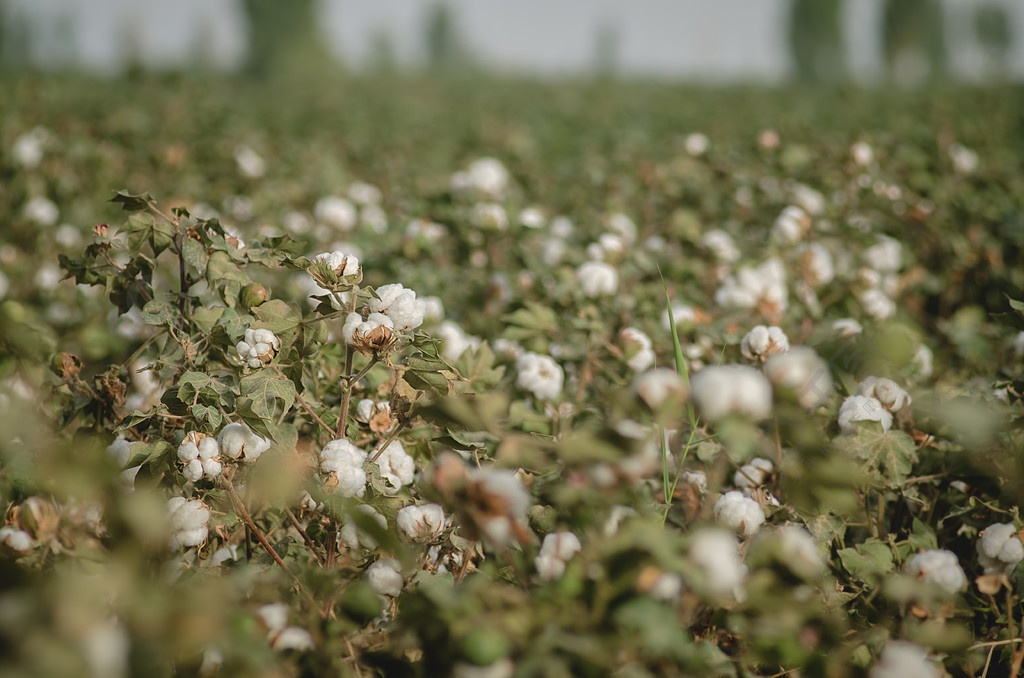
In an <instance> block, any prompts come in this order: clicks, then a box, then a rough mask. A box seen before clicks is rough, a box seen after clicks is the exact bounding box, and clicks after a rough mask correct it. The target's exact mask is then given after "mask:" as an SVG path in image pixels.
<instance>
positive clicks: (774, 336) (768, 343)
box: [740, 325, 789, 362]
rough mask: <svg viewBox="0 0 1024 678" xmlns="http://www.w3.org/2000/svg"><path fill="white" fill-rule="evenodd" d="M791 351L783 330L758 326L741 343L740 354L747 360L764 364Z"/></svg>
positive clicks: (773, 326)
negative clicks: (766, 359)
mask: <svg viewBox="0 0 1024 678" xmlns="http://www.w3.org/2000/svg"><path fill="white" fill-rule="evenodd" d="M788 350H789V339H788V338H787V337H786V333H785V332H783V331H782V328H780V327H776V326H775V325H772V326H770V327H769V326H765V325H757V326H756V327H754V329H752V330H750V331H749V332H747V334H746V336H744V337H743V341H741V342H740V353H742V354H743V357H744V358H746V359H747V360H752V361H756V362H763V361H764V360H765V358H767V357H768V356H770V355H774V354H776V353H785V352H786V351H788Z"/></svg>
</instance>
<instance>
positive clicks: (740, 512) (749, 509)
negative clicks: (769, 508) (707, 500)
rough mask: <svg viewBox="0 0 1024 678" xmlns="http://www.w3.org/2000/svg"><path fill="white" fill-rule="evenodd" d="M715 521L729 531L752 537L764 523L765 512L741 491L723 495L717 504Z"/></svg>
mask: <svg viewBox="0 0 1024 678" xmlns="http://www.w3.org/2000/svg"><path fill="white" fill-rule="evenodd" d="M713 513H714V516H715V520H716V521H718V522H719V523H721V524H722V525H725V526H726V527H728V528H729V529H732V530H736V531H739V532H742V533H743V534H745V535H747V536H750V535H752V534H754V532H756V531H757V528H759V527H761V525H762V524H763V523H764V510H763V509H762V508H761V505H760V504H758V503H757V502H756V501H754V500H753V499H751V498H750V497H748V496H746V495H745V494H743V493H742V492H740V491H739V490H732V491H730V492H726V493H725V494H723V495H722V496H721V497H720V498H719V499H718V501H716V502H715V507H714V510H713Z"/></svg>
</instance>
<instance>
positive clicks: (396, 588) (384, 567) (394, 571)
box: [366, 558, 405, 597]
mask: <svg viewBox="0 0 1024 678" xmlns="http://www.w3.org/2000/svg"><path fill="white" fill-rule="evenodd" d="M366 581H367V582H369V584H370V588H372V589H373V590H374V591H375V592H376V593H378V594H380V595H382V596H392V597H394V596H397V595H399V594H400V593H401V592H402V586H403V585H404V584H405V580H404V579H403V577H402V566H401V564H400V563H399V562H398V561H397V560H395V559H394V558H381V559H380V560H378V561H376V562H375V563H373V564H372V565H370V567H369V568H367V570H366Z"/></svg>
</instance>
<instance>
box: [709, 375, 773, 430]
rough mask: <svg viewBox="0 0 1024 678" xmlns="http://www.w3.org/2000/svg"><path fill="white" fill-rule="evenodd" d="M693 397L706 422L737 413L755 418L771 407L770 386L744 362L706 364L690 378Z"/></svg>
mask: <svg viewBox="0 0 1024 678" xmlns="http://www.w3.org/2000/svg"><path fill="white" fill-rule="evenodd" d="M691 387H692V389H693V399H694V400H695V401H696V403H697V406H698V407H699V408H700V411H701V414H702V415H703V416H704V418H705V419H707V420H708V421H709V422H716V421H720V420H722V419H724V418H725V417H727V416H728V415H730V414H733V413H735V414H740V415H743V416H745V417H749V418H751V419H754V420H755V421H756V420H759V419H764V418H765V417H767V416H768V415H769V414H770V413H771V411H772V386H771V384H770V383H769V382H768V380H767V379H765V376H764V375H763V374H761V373H760V372H759V371H757V370H755V369H754V368H753V367H749V366H747V365H722V366H720V367H708V368H706V369H704V370H701V371H700V372H698V373H697V374H695V375H694V376H693V379H692V380H691Z"/></svg>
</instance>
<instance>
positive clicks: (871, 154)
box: [850, 141, 875, 167]
mask: <svg viewBox="0 0 1024 678" xmlns="http://www.w3.org/2000/svg"><path fill="white" fill-rule="evenodd" d="M850 157H851V158H853V161H854V162H855V163H857V164H858V165H860V166H861V167H867V166H868V165H870V164H871V162H872V161H873V160H874V159H875V151H874V149H872V148H871V146H870V145H869V144H867V143H866V142H864V141H858V142H857V143H855V144H854V145H853V146H850Z"/></svg>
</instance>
